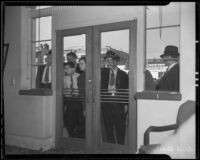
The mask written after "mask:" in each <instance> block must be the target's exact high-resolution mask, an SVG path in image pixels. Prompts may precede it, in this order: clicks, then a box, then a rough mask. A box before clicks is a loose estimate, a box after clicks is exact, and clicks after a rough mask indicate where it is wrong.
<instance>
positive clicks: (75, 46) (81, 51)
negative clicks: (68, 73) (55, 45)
mask: <svg viewBox="0 0 200 160" xmlns="http://www.w3.org/2000/svg"><path fill="white" fill-rule="evenodd" d="M69 44H70V45H69ZM71 51H74V52H75V53H76V55H77V59H76V61H77V62H78V59H79V58H80V57H82V56H84V55H85V34H82V35H76V36H68V37H64V55H63V56H64V62H67V54H68V53H69V52H71Z"/></svg>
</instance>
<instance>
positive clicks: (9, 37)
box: [4, 6, 53, 150]
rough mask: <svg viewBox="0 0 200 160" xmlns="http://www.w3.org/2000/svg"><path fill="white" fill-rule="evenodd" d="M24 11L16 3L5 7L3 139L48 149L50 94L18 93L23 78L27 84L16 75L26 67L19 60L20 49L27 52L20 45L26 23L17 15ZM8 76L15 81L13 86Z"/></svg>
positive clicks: (50, 144)
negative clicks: (5, 56)
mask: <svg viewBox="0 0 200 160" xmlns="http://www.w3.org/2000/svg"><path fill="white" fill-rule="evenodd" d="M24 11H25V10H24V8H22V7H17V6H16V7H6V8H5V43H9V44H10V48H9V51H8V57H7V64H6V68H5V77H4V91H5V100H4V101H5V106H4V108H5V137H6V139H5V142H6V144H9V145H15V146H21V147H27V148H30V149H37V150H39V149H48V148H51V147H52V145H53V136H52V135H53V131H52V98H51V96H47V97H44V96H24V95H19V90H20V89H21V86H22V88H23V82H24V83H26V84H25V85H24V86H27V81H22V82H21V79H20V78H21V72H20V71H21V67H22V70H25V69H26V68H25V67H24V65H21V63H20V62H21V53H22V52H23V53H22V55H23V54H24V53H25V54H26V53H27V48H26V46H23V45H25V44H26V43H25V44H21V40H22V42H24V39H26V35H27V32H26V29H27V28H26V27H27V26H26V25H24V26H23V24H25V22H24V21H25V19H21V15H22V17H23V18H24V17H26V16H24V14H23V12H24ZM21 27H22V29H21ZM23 29H24V30H23ZM21 35H23V36H21ZM22 60H23V59H22ZM22 64H24V61H23V63H22ZM25 73H26V72H25ZM24 77H26V75H24ZM11 78H13V79H14V81H15V83H14V85H13V86H12V85H11Z"/></svg>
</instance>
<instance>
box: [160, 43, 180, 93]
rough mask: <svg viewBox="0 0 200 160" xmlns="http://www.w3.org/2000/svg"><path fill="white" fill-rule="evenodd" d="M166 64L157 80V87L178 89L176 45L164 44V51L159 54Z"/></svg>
mask: <svg viewBox="0 0 200 160" xmlns="http://www.w3.org/2000/svg"><path fill="white" fill-rule="evenodd" d="M160 57H161V58H162V59H163V61H165V62H166V65H167V66H168V68H167V71H166V72H165V73H164V75H163V76H162V77H161V79H160V80H159V81H158V86H157V89H158V90H161V91H175V92H178V91H179V63H178V61H179V53H178V47H176V46H172V45H169V46H166V47H165V51H164V53H163V54H162V55H161V56H160Z"/></svg>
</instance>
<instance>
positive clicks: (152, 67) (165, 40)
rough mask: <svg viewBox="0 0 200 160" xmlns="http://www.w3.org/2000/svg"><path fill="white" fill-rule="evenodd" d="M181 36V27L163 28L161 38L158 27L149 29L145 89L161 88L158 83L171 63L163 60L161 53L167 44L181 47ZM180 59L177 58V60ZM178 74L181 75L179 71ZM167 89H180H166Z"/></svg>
mask: <svg viewBox="0 0 200 160" xmlns="http://www.w3.org/2000/svg"><path fill="white" fill-rule="evenodd" d="M179 36H180V28H179V27H171V28H163V29H162V37H161V38H160V36H159V30H158V29H152V30H147V39H146V40H147V48H146V69H145V71H144V74H145V90H156V89H157V90H161V89H159V88H158V83H159V81H160V79H161V78H162V77H163V75H165V73H166V71H167V69H168V67H169V63H168V62H167V61H166V60H163V59H162V58H161V57H160V55H162V54H163V53H164V50H165V47H166V46H169V45H173V46H177V47H178V48H179ZM172 37H173V38H172ZM178 61H179V60H176V61H175V62H178ZM177 74H178V75H179V71H178V73H176V74H175V75H177ZM178 78H179V77H178ZM171 83H174V82H171ZM162 90H163V89H162ZM166 91H178V90H174V89H166Z"/></svg>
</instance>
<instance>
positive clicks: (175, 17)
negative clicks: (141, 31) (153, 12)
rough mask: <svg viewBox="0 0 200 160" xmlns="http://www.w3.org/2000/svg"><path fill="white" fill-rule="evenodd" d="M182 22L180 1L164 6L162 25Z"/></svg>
mask: <svg viewBox="0 0 200 160" xmlns="http://www.w3.org/2000/svg"><path fill="white" fill-rule="evenodd" d="M179 24H180V2H176V3H175V2H173V3H170V4H169V5H167V6H165V7H162V26H169V25H179Z"/></svg>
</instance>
